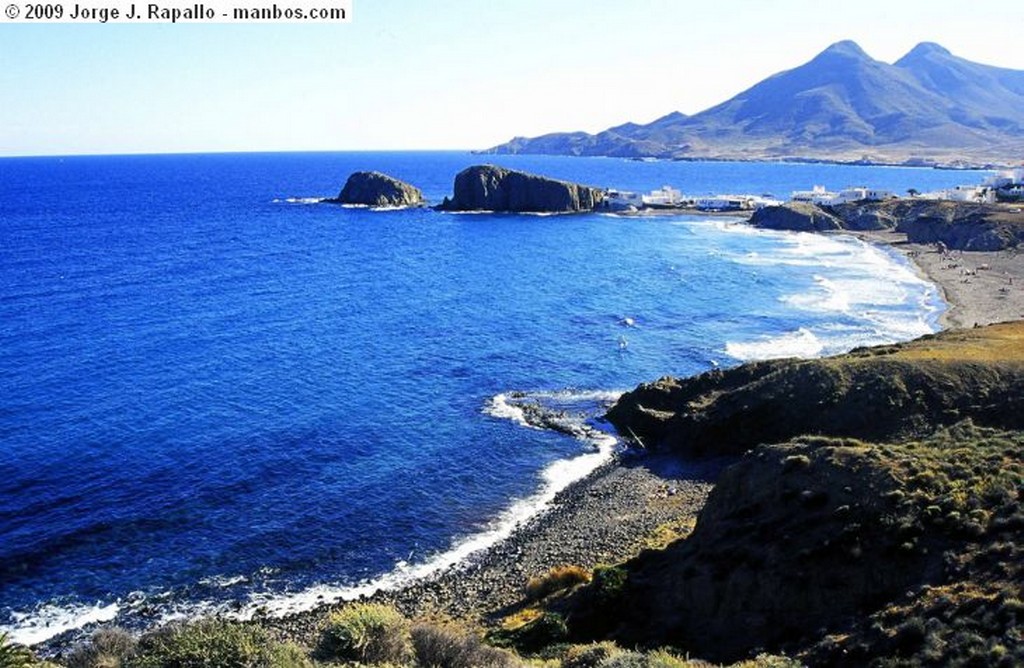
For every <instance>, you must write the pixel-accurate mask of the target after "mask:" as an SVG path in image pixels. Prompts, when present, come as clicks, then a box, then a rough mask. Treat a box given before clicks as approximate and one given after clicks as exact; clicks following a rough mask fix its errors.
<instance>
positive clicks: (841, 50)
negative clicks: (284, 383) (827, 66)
mask: <svg viewBox="0 0 1024 668" xmlns="http://www.w3.org/2000/svg"><path fill="white" fill-rule="evenodd" d="M825 55H831V56H843V57H846V58H856V59H858V60H860V59H866V60H870V59H871V56H869V55H868V54H867V53H865V52H864V49H862V48H860V45H859V44H857V42H854V41H853V40H851V39H844V40H843V41H841V42H836V43H835V44H833V45H831V46H829V47H828V48H827V49H825V50H824V51H822V52H821V53H820V54H818V56H819V57H821V56H825Z"/></svg>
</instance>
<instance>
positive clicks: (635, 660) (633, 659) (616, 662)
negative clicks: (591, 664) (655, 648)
mask: <svg viewBox="0 0 1024 668" xmlns="http://www.w3.org/2000/svg"><path fill="white" fill-rule="evenodd" d="M598 668H650V663H648V660H647V655H646V654H641V653H640V652H619V653H618V654H614V655H612V656H610V657H608V658H607V659H605V660H604V661H602V662H601V663H599V664H598Z"/></svg>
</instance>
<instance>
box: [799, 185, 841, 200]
mask: <svg viewBox="0 0 1024 668" xmlns="http://www.w3.org/2000/svg"><path fill="white" fill-rule="evenodd" d="M835 196H836V193H834V192H829V191H828V190H825V186H814V188H813V189H812V190H794V191H793V198H792V199H793V201H794V202H811V203H812V204H830V203H831V202H832V199H833V198H835Z"/></svg>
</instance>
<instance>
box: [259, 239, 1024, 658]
mask: <svg viewBox="0 0 1024 668" xmlns="http://www.w3.org/2000/svg"><path fill="white" fill-rule="evenodd" d="M840 234H855V235H856V236H857V237H859V238H862V239H864V240H865V241H867V242H869V243H872V244H878V245H883V246H885V247H887V248H891V249H894V250H896V251H898V252H900V253H901V254H903V255H904V256H905V257H907V258H908V260H910V261H911V262H912V263H913V264H914V266H915V267H916V268H917V269H918V271H919V272H920V273H921V275H922V276H924V277H926V278H927V279H928V280H929V281H931V282H933V283H934V284H935V285H936V286H938V287H939V288H940V290H941V292H942V294H943V296H944V298H945V299H946V301H947V303H948V306H949V308H948V310H947V311H946V312H945V313H944V314H943V316H942V321H943V326H944V328H946V329H962V328H970V327H976V326H984V325H990V324H993V323H1001V322H1010V321H1014V320H1020V319H1022V318H1024V262H1021V259H1020V256H1019V254H1018V252H1017V251H1016V250H1009V251H997V252H959V251H957V252H953V253H950V252H948V251H940V250H938V249H937V248H936V247H935V246H933V245H924V244H910V243H907V241H906V237H905V235H903V234H899V233H895V232H871V233H864V232H859V233H840ZM979 266H988V267H989V269H983V270H981V271H980V272H977V271H972V270H976V269H977V267H979ZM966 272H971V273H970V278H971V279H973V280H970V281H965V280H964V279H965V273H966ZM1004 286H1010V287H1011V288H1012V289H1010V290H1002V288H1003V287H1004ZM734 461H735V460H733V459H730V458H721V459H711V460H708V459H694V460H690V461H687V460H686V459H685V458H680V457H678V456H675V455H665V454H660V455H659V454H649V453H646V452H644V451H642V450H635V449H634V450H630V451H629V452H627V453H624V454H622V455H619V456H617V457H616V458H615V460H614V461H612V462H610V463H608V464H607V465H605V466H603V467H602V468H601V469H599V470H597V471H595V472H594V473H592V474H590V475H589V476H587V477H586V478H585V479H583V480H580V481H579V482H576V483H573V484H572V485H571V486H570V487H568V488H567V489H565V490H564V491H562V492H560V493H559V494H558V496H557V497H556V498H555V500H554V502H553V504H552V507H551V508H550V509H549V510H547V511H544V512H542V513H541V514H540V515H538V516H537V517H535V518H533V519H531V520H530V521H529V522H527V523H526V524H525V525H523V526H520V527H518V528H517V529H516V530H515V532H514V533H513V534H512V535H511V536H510V537H509V538H508V539H507V540H505V541H502V542H500V543H499V544H497V545H495V546H494V547H492V548H490V549H488V550H487V551H485V552H484V553H482V554H478V555H474V556H473V558H471V559H470V560H469V561H468V562H467V563H464V564H460V565H458V566H456V567H454V568H451V569H449V570H447V571H444V572H442V573H439V574H438V575H436V576H434V577H430V578H427V579H426V580H425V581H423V582H417V583H414V584H412V585H410V586H407V587H404V588H401V589H399V590H397V591H387V592H379V593H377V594H375V595H373V596H371V597H370V599H369V600H372V601H378V602H385V603H388V604H394V605H396V606H397V607H398V608H399V609H400V610H401V611H402V612H403V613H405V614H407V615H409V616H410V617H427V618H431V617H441V618H447V617H451V618H455V619H461V620H464V621H467V622H469V623H471V624H473V625H476V624H480V625H483V626H484V627H488V626H494V625H496V624H499V623H500V622H501V620H502V619H503V617H505V616H508V615H509V614H511V613H512V612H514V611H515V610H516V609H517V607H519V608H521V607H522V606H524V605H526V604H527V602H526V601H525V596H524V591H525V586H526V583H527V582H528V581H529V580H530V579H531V578H538V577H541V576H543V575H544V574H545V573H546V572H548V571H549V570H551V569H553V568H557V567H564V566H569V565H575V566H580V567H583V568H586V569H591V568H594V567H595V566H598V565H602V564H604V565H609V564H616V563H620V562H622V561H625V560H627V559H629V558H632V557H635V556H636V555H637V554H638V553H639V552H640V551H641V550H643V549H649V548H651V547H656V546H657V547H661V546H662V545H661V544H659V541H664V540H665V539H666V533H667V535H668V536H671V538H673V539H675V538H679V537H682V536H685V535H686V534H687V533H688V532H689V531H690V530H691V529H692V527H693V525H694V524H695V523H696V521H697V517H698V516H699V514H700V511H701V509H702V507H703V505H704V503H705V501H706V499H707V495H708V493H709V492H710V490H711V489H712V488H713V486H714V482H715V480H716V479H717V476H718V475H719V474H720V473H721V471H722V470H723V469H724V468H725V467H726V466H728V465H729V464H730V463H733V462H734ZM336 607H337V606H325V607H323V608H320V609H317V610H314V611H311V612H309V613H304V614H300V615H296V616H293V617H289V618H285V619H283V620H280V621H272V620H268V621H266V622H264V623H266V624H267V625H268V626H269V627H270V628H272V629H274V630H276V631H278V632H280V633H282V634H283V635H284V636H285V637H288V638H293V639H299V640H300V641H302V642H304V643H315V641H316V637H317V634H318V632H319V629H320V628H322V626H323V624H324V622H325V620H326V618H327V617H328V616H329V614H330V612H331V611H332V610H333V609H336Z"/></svg>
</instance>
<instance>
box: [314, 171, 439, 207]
mask: <svg viewBox="0 0 1024 668" xmlns="http://www.w3.org/2000/svg"><path fill="white" fill-rule="evenodd" d="M326 201H328V202H332V203H336V204H359V205H363V206H420V205H422V204H423V193H422V192H421V191H420V189H419V188H417V187H415V186H412V185H409V184H408V183H405V182H404V181H399V180H398V179H396V178H394V177H391V176H388V175H387V174H382V173H380V172H354V173H353V174H352V175H351V176H349V177H348V180H347V181H346V182H345V187H344V188H342V189H341V192H340V193H339V194H338V196H337V197H336V198H334V199H330V200H326Z"/></svg>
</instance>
